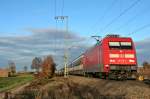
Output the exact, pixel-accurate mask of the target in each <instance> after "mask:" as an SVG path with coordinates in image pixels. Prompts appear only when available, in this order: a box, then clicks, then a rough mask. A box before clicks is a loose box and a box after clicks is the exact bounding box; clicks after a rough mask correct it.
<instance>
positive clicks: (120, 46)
mask: <svg viewBox="0 0 150 99" xmlns="http://www.w3.org/2000/svg"><path fill="white" fill-rule="evenodd" d="M109 48H110V49H132V43H131V42H109Z"/></svg>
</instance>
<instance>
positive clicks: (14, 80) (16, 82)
mask: <svg viewBox="0 0 150 99" xmlns="http://www.w3.org/2000/svg"><path fill="white" fill-rule="evenodd" d="M32 80H33V77H32V76H31V75H29V76H22V77H19V76H18V77H5V78H0V92H3V91H7V90H10V89H12V88H15V87H17V86H21V85H23V84H25V83H27V82H30V81H32Z"/></svg>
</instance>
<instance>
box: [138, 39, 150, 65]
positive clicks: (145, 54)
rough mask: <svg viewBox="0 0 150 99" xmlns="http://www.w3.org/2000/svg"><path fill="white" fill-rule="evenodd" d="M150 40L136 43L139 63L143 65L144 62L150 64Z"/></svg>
mask: <svg viewBox="0 0 150 99" xmlns="http://www.w3.org/2000/svg"><path fill="white" fill-rule="evenodd" d="M149 45H150V38H147V39H144V40H141V41H138V42H135V46H136V51H137V58H138V63H139V65H141V64H142V63H143V62H144V61H148V62H150V46H149Z"/></svg>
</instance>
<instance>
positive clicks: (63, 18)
mask: <svg viewBox="0 0 150 99" xmlns="http://www.w3.org/2000/svg"><path fill="white" fill-rule="evenodd" d="M55 20H56V22H57V21H58V20H61V21H64V20H65V21H66V29H65V31H66V33H68V16H55ZM65 39H67V34H66V36H65ZM64 43H65V48H64V49H65V52H64V77H67V76H68V66H67V65H68V48H67V42H66V41H64Z"/></svg>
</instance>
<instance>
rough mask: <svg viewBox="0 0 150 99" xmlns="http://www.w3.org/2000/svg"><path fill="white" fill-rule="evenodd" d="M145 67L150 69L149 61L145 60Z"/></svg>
mask: <svg viewBox="0 0 150 99" xmlns="http://www.w3.org/2000/svg"><path fill="white" fill-rule="evenodd" d="M143 67H144V69H148V68H150V64H149V63H148V62H147V61H144V62H143Z"/></svg>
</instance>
